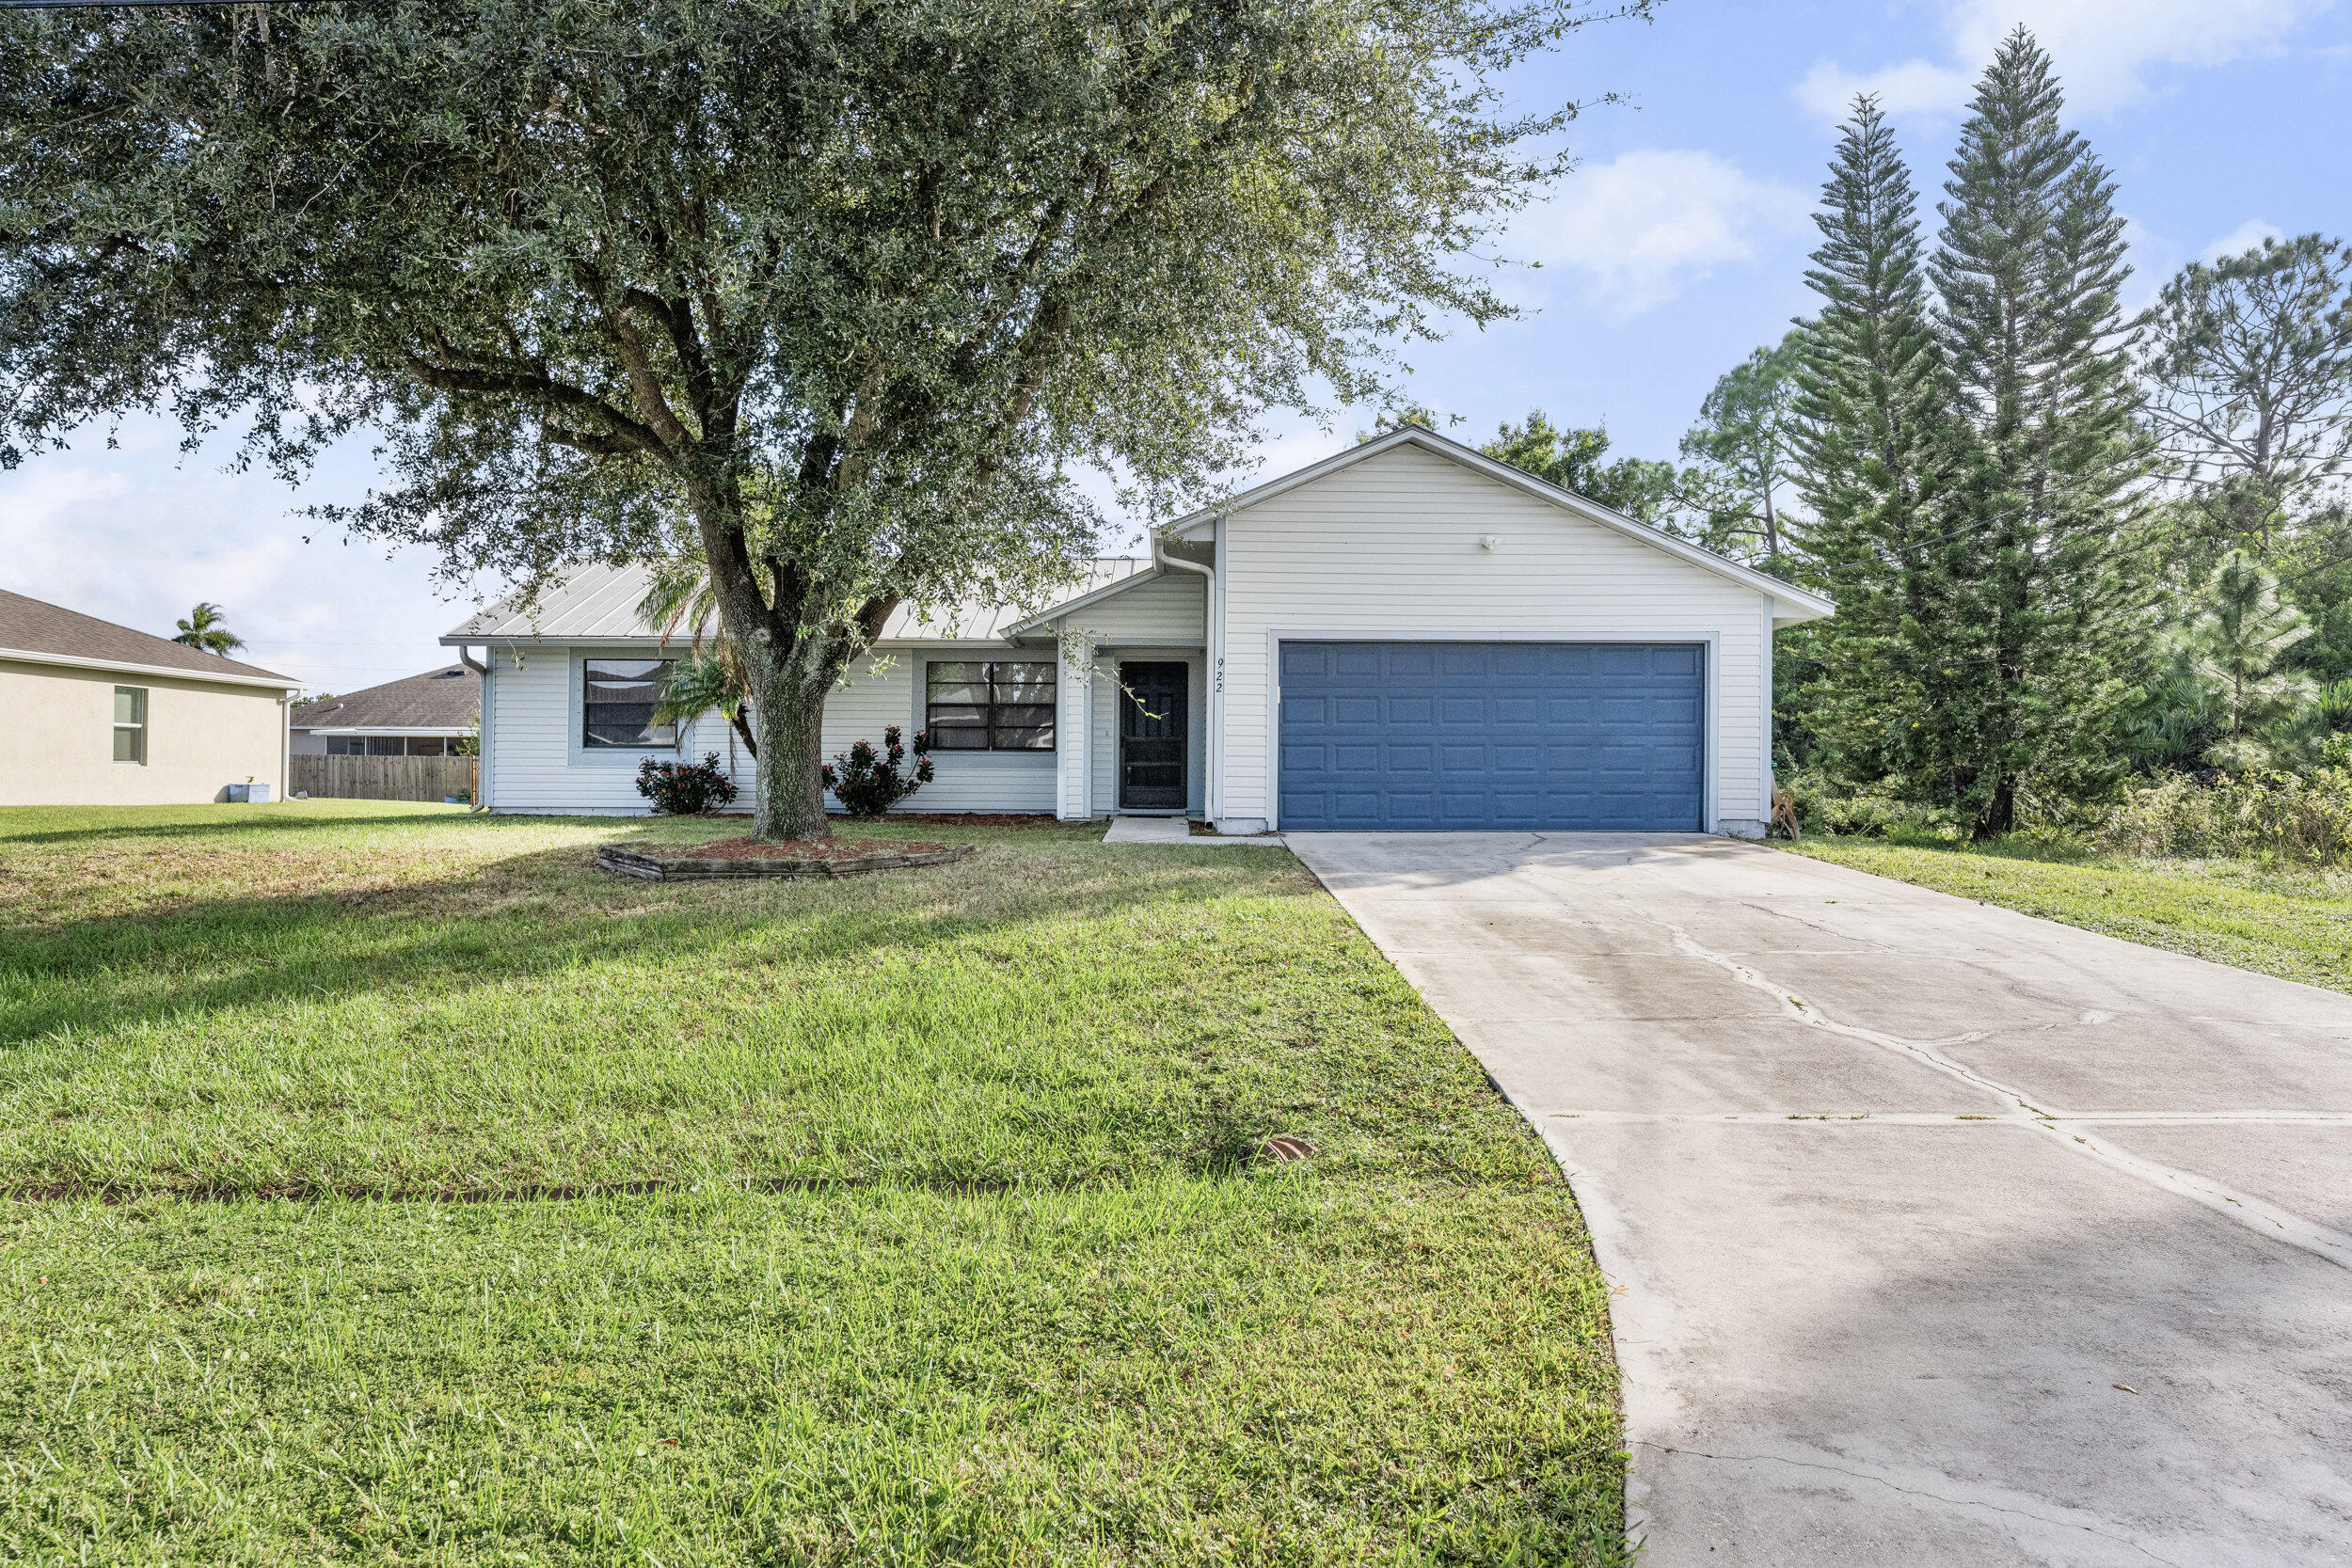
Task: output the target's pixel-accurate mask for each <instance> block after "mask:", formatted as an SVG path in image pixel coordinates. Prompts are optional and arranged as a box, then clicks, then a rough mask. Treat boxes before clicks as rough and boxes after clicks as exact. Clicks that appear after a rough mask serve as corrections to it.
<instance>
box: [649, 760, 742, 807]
mask: <svg viewBox="0 0 2352 1568" xmlns="http://www.w3.org/2000/svg"><path fill="white" fill-rule="evenodd" d="M637 793H638V794H640V795H643V796H644V798H645V799H646V800H651V801H652V802H653V809H654V810H656V811H658V812H660V813H661V814H662V815H663V816H703V815H705V814H706V813H708V812H714V811H717V810H718V809H719V808H720V807H721V806H723V805H725V804H726V803H727V802H728V801H730V800H734V799H735V781H734V780H733V779H730V778H728V777H727V775H726V770H725V769H724V768H721V767H720V766H719V753H718V752H709V753H708V754H707V755H706V756H705V757H704V758H703V759H702V761H700V762H656V761H655V760H654V759H653V758H651V757H647V758H646V759H645V760H644V761H643V762H641V763H639V764H638V765H637Z"/></svg>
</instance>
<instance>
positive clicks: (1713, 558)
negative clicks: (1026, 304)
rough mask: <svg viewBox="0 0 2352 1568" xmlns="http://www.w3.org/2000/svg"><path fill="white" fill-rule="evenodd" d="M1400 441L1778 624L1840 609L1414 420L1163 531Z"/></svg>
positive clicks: (1192, 536)
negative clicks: (1728, 595)
mask: <svg viewBox="0 0 2352 1568" xmlns="http://www.w3.org/2000/svg"><path fill="white" fill-rule="evenodd" d="M1401 446H1416V447H1420V448H1421V449H1422V450H1423V451H1429V452H1433V453H1435V454H1436V455H1438V456H1439V457H1442V458H1445V459H1447V460H1448V461H1450V462H1454V463H1459V464H1460V465H1462V467H1466V468H1468V469H1470V471H1471V472H1473V473H1478V474H1483V475H1485V476H1486V478H1488V479H1491V480H1494V481H1495V482H1497V483H1502V484H1508V485H1510V486H1511V487H1512V488H1513V489H1515V490H1518V491H1521V492H1523V493H1525V494H1527V495H1530V496H1533V497H1534V498H1535V499H1537V500H1542V501H1549V502H1550V503H1551V504H1552V505H1554V506H1556V507H1559V508H1560V509H1561V510H1562V511H1565V512H1569V513H1573V514H1575V515H1577V516H1579V517H1581V518H1583V519H1584V520H1585V521H1587V522H1592V523H1598V524H1599V525H1601V526H1602V527H1603V528H1610V529H1614V530H1616V531H1618V532H1619V533H1622V534H1624V535H1626V536H1627V537H1628V538H1629V539H1638V540H1640V541H1641V542H1642V543H1643V544H1645V545H1648V546H1651V547H1652V548H1654V549H1659V550H1663V551H1664V552H1665V553H1666V554H1668V555H1671V556H1675V557H1677V558H1679V559H1680V560H1683V561H1686V562H1690V563H1691V564H1692V565H1693V566H1696V567H1698V568H1700V569H1701V570H1703V571H1708V572H1713V573H1714V574H1716V575H1717V576H1718V577H1724V578H1730V579H1731V580H1732V581H1734V582H1736V583H1738V584H1740V586H1741V587H1742V588H1747V589H1752V590H1754V591H1755V592H1756V593H1758V594H1764V595H1766V596H1767V597H1769V598H1770V599H1771V600H1772V604H1773V606H1774V607H1775V610H1776V611H1780V613H1775V615H1774V617H1773V622H1774V624H1775V625H1778V626H1795V625H1797V624H1798V623H1800V622H1804V621H1818V620H1820V619H1821V618H1822V617H1824V616H1828V615H1834V614H1836V612H1837V607H1836V605H1835V604H1833V603H1832V602H1831V601H1830V600H1828V599H1826V598H1824V597H1822V596H1821V595H1820V594H1815V593H1811V592H1808V591H1807V590H1805V589H1803V588H1799V587H1797V586H1796V585H1795V584H1793V583H1788V582H1783V581H1782V580H1781V579H1780V578H1776V577H1773V576H1772V575H1771V574H1770V573H1768V572H1759V571H1757V570H1756V569H1755V568H1754V567H1751V566H1742V565H1740V563H1739V562H1736V561H1730V560H1726V559H1725V558H1724V557H1723V556H1720V555H1717V554H1716V553H1715V552H1714V551H1712V550H1709V549H1703V548H1701V547H1700V546H1696V545H1693V544H1691V543H1690V542H1689V541H1687V540H1682V539H1677V538H1676V537H1675V536H1674V535H1673V534H1671V533H1662V532H1661V531H1658V530H1657V529H1654V528H1651V527H1650V526H1649V525H1648V524H1646V523H1639V522H1636V521H1634V520H1633V519H1632V518H1630V517H1629V516H1627V515H1625V514H1624V513H1622V512H1613V511H1612V510H1610V509H1609V508H1608V507H1605V506H1603V505H1601V504H1600V503H1599V502H1598V501H1596V500H1593V499H1590V498H1588V497H1585V496H1580V495H1578V494H1577V493H1576V492H1575V491H1573V490H1564V489H1562V488H1561V487H1560V486H1559V485H1557V484H1553V483H1549V481H1546V480H1540V479H1537V478H1536V477H1535V476H1534V474H1531V473H1527V472H1524V471H1523V470H1521V469H1518V468H1515V467H1511V465H1510V464H1508V463H1498V462H1497V461H1495V460H1494V459H1493V458H1491V457H1488V456H1487V455H1486V453H1485V452H1483V451H1474V450H1473V449H1471V448H1470V447H1466V446H1464V445H1462V444H1461V443H1460V442H1459V441H1452V440H1448V439H1447V438H1446V437H1445V436H1439V435H1438V434H1437V433H1436V432H1434V431H1429V430H1423V429H1422V427H1421V426H1419V425H1400V426H1399V427H1398V428H1396V429H1394V430H1391V431H1390V432H1389V433H1388V434H1387V435H1386V436H1377V437H1375V438H1374V439H1373V440H1370V441H1366V442H1364V443H1363V444H1362V445H1360V446H1356V447H1350V448H1349V449H1348V450H1347V451H1343V452H1336V453H1334V454H1333V455H1331V456H1329V457H1327V458H1325V459H1324V460H1323V461H1322V462H1320V463H1311V464H1309V465H1308V466H1307V467H1303V468H1299V469H1296V470H1295V471H1294V472H1291V473H1287V474H1284V475H1283V476H1282V477H1281V478H1279V479H1274V480H1268V481H1267V482H1266V483H1263V484H1261V485H1259V486H1258V487H1257V488H1255V489H1252V490H1245V491H1243V492H1242V493H1241V494H1240V495H1238V496H1235V497H1234V498H1233V499H1232V500H1229V501H1225V502H1223V503H1221V504H1220V505H1216V506H1210V507H1203V508H1202V509H1201V510H1200V511H1198V512H1195V513H1192V514H1191V515H1188V516H1184V517H1180V518H1178V519H1177V520H1176V521H1175V522H1173V523H1171V524H1169V525H1168V537H1169V538H1172V539H1184V540H1186V541H1199V540H1201V539H1205V538H1209V537H1211V536H1212V532H1213V531H1214V530H1215V528H1216V520H1217V519H1218V518H1219V517H1226V516H1231V515H1233V514H1234V513H1236V512H1239V511H1241V510H1242V509H1243V508H1244V507H1249V506H1255V505H1257V504H1258V503H1259V502H1260V501H1263V500H1271V499H1274V498H1275V497H1276V496H1279V495H1281V494H1283V493H1284V492H1286V491H1290V490H1295V489H1297V488H1298V487H1299V486H1300V485H1302V484H1308V483H1313V482H1314V481H1316V480H1318V479H1321V478H1323V477H1324V476H1325V475H1326V474H1329V473H1336V472H1337V471H1339V470H1340V469H1342V468H1344V467H1349V466H1350V465H1351V464H1356V463H1361V462H1362V461H1364V459H1366V458H1368V457H1377V456H1379V455H1380V453H1382V452H1384V451H1392V450H1394V449H1395V448H1397V447H1401Z"/></svg>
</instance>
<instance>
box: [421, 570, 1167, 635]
mask: <svg viewBox="0 0 2352 1568" xmlns="http://www.w3.org/2000/svg"><path fill="white" fill-rule="evenodd" d="M1151 565H1152V562H1150V561H1148V560H1144V559H1141V558H1138V557H1135V556H1102V557H1098V558H1096V559H1095V560H1092V561H1089V562H1087V563H1086V566H1085V575H1084V576H1083V577H1082V578H1080V579H1079V580H1078V582H1077V583H1076V584H1074V585H1073V587H1072V588H1071V589H1070V590H1069V592H1067V593H1066V594H1063V595H1062V596H1061V597H1060V598H1058V599H1056V600H1055V601H1054V603H1055V604H1066V603H1069V602H1070V601H1072V600H1074V599H1081V598H1085V597H1086V596H1087V595H1089V594H1096V593H1099V592H1101V591H1102V590H1103V589H1104V588H1107V587H1110V586H1111V585H1112V584H1114V583H1117V582H1119V581H1120V580H1122V579H1123V578H1129V577H1133V576H1134V575H1135V574H1136V573H1137V572H1142V571H1147V570H1149V569H1150V567H1151ZM652 581H653V573H652V570H651V568H649V567H646V566H643V565H628V566H612V565H607V564H606V563H604V562H589V563H588V564H586V565H583V566H578V567H575V568H573V569H572V570H571V571H569V572H566V573H565V574H564V576H563V577H562V578H560V579H559V580H557V581H556V582H554V583H553V584H551V585H549V586H548V588H547V589H546V590H545V591H543V592H542V593H541V594H539V597H538V601H537V602H536V603H535V604H531V605H524V604H522V603H520V602H519V601H516V600H505V601H501V603H498V604H495V605H492V606H491V607H490V608H488V609H487V610H483V611H482V612H481V613H480V614H478V615H474V616H471V617H469V618H468V619H467V620H466V621H465V622H464V624H462V625H460V626H456V627H454V628H453V629H452V630H451V631H450V632H449V633H448V635H446V636H444V637H443V638H442V639H441V641H442V642H443V643H445V644H448V645H450V646H453V647H455V646H462V645H463V644H466V643H469V642H491V643H501V644H503V643H508V642H574V641H577V642H639V641H643V642H653V641H659V640H660V634H659V630H658V628H656V627H655V626H652V625H650V624H649V623H647V622H646V621H645V619H644V617H643V616H641V615H639V614H638V613H637V606H638V604H639V603H640V602H641V601H643V600H644V596H645V590H646V589H647V588H648V587H650V586H651V584H652ZM1035 613H1036V611H1035V610H1033V609H1032V608H1031V607H1028V606H1025V605H987V604H980V603H977V602H974V603H968V604H961V605H955V606H951V607H949V608H947V609H946V610H934V609H930V608H929V607H926V606H921V605H911V604H902V605H900V606H899V607H898V609H897V610H893V611H892V612H891V615H890V619H889V620H888V621H887V622H885V623H884V624H883V626H882V636H881V638H880V639H879V640H878V641H883V642H939V641H972V640H980V641H1000V640H1002V639H1003V637H1004V636H1005V634H1006V632H1007V631H1009V629H1010V628H1011V627H1013V626H1017V625H1019V624H1020V623H1021V622H1023V621H1024V620H1026V619H1028V618H1030V617H1031V616H1032V615H1034V614H1035Z"/></svg>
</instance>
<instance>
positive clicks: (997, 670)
mask: <svg viewBox="0 0 2352 1568" xmlns="http://www.w3.org/2000/svg"><path fill="white" fill-rule="evenodd" d="M924 684H925V691H924V716H923V727H924V728H925V729H927V730H929V731H930V736H931V750H932V751H934V752H1050V751H1052V750H1053V749H1054V665H1053V663H1052V661H1051V660H1045V661H1042V662H1039V663H1033V664H1032V663H1015V662H1012V661H1011V660H986V661H981V660H973V661H969V662H966V661H961V660H958V661H942V662H940V663H936V664H932V665H930V666H928V667H927V668H926V671H925V674H924Z"/></svg>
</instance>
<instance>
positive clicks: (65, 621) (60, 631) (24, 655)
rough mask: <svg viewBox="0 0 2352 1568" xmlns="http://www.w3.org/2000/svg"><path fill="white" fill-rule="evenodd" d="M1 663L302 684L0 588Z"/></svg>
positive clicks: (289, 686)
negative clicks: (14, 661)
mask: <svg viewBox="0 0 2352 1568" xmlns="http://www.w3.org/2000/svg"><path fill="white" fill-rule="evenodd" d="M0 658H12V659H17V660H20V661H23V662H26V663H32V664H57V665H63V666H66V667H67V668H70V669H78V670H119V671H123V672H126V673H131V674H138V675H183V676H187V677H190V678H193V679H196V680H207V681H220V682H225V683H226V684H228V685H230V686H269V687H277V688H279V689H285V690H292V689H294V688H296V687H298V686H300V685H301V684H302V683H301V682H300V681H296V680H289V679H287V678H286V677H285V676H284V675H280V674H277V673H273V672H271V671H268V670H264V669H262V668H261V667H260V666H259V665H254V664H240V663H239V662H237V661H236V660H235V659H233V658H222V657H220V656H219V655H217V654H208V653H206V652H204V651H203V650H202V649H201V648H191V647H189V646H188V645H187V644H186V643H184V642H174V641H172V640H171V639H170V638H168V637H156V636H153V635H151V634H150V633H148V632H143V631H134V630H132V629H131V628H130V627H129V626H117V625H115V624H114V623H113V622H112V621H102V620H100V619H99V618H98V617H97V616H95V615H85V614H83V613H82V612H81V611H79V610H68V609H66V608H65V607H64V606H63V605H54V604H50V603H48V602H46V601H45V600H41V599H28V598H26V597H25V596H24V594H10V593H8V592H7V591H6V590H5V589H0Z"/></svg>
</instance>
